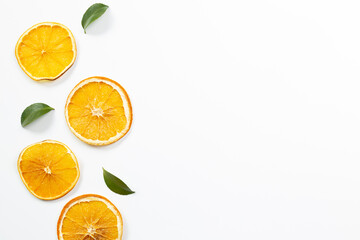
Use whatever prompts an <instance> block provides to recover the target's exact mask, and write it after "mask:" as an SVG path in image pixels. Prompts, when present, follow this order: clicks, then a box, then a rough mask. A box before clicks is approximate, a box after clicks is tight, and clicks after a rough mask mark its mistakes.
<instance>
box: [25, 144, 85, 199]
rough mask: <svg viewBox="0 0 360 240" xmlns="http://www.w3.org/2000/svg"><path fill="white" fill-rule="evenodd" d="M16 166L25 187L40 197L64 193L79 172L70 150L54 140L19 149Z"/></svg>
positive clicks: (72, 183)
mask: <svg viewBox="0 0 360 240" xmlns="http://www.w3.org/2000/svg"><path fill="white" fill-rule="evenodd" d="M18 170H19V174H20V177H21V180H22V181H23V182H24V184H25V186H26V188H27V189H28V190H29V191H30V192H31V193H32V194H33V195H34V196H35V197H37V198H40V199H43V200H53V199H57V198H60V197H62V196H64V195H65V194H67V193H68V192H70V191H71V189H73V188H74V186H75V184H76V183H77V181H78V179H79V176H80V171H79V165H78V162H77V160H76V157H75V155H74V153H73V152H72V151H71V150H70V148H68V147H67V146H66V145H65V144H63V143H61V142H58V141H54V140H45V141H43V142H39V143H34V144H32V145H30V146H28V147H26V148H25V149H24V150H23V151H22V152H21V153H20V156H19V159H18Z"/></svg>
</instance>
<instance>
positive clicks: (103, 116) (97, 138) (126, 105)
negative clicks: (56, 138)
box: [65, 77, 132, 145]
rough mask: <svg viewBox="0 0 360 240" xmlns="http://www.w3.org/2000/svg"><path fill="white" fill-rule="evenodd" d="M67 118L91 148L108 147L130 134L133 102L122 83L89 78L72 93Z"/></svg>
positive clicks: (67, 107) (100, 78)
mask: <svg viewBox="0 0 360 240" xmlns="http://www.w3.org/2000/svg"><path fill="white" fill-rule="evenodd" d="M65 118H66V121H67V123H68V125H69V127H70V130H71V131H72V132H73V133H74V134H75V136H77V137H78V138H79V139H80V140H82V141H84V142H86V143H88V144H91V145H107V144H110V143H113V142H116V141H117V140H119V139H120V138H122V137H123V136H124V135H125V134H126V133H127V132H128V131H129V129H130V126H131V122H132V109H131V103H130V99H129V96H128V95H127V93H126V91H125V89H124V88H123V87H121V86H120V84H119V83H117V82H115V81H113V80H111V79H108V78H105V77H90V78H87V79H85V80H83V81H81V82H80V83H79V84H77V85H76V86H75V88H74V89H73V90H72V91H71V92H70V94H69V96H68V98H67V101H66V105H65Z"/></svg>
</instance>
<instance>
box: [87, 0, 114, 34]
mask: <svg viewBox="0 0 360 240" xmlns="http://www.w3.org/2000/svg"><path fill="white" fill-rule="evenodd" d="M108 8H109V6H107V5H105V4H102V3H95V4H93V5H91V6H90V7H89V8H88V9H87V10H86V12H85V13H84V15H83V17H82V20H81V25H82V27H83V29H84V32H85V33H86V28H87V27H88V26H89V25H90V24H91V23H92V22H94V21H95V20H96V19H98V18H99V17H101V16H102V15H103V14H104V13H105V12H106V10H107V9H108Z"/></svg>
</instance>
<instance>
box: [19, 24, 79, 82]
mask: <svg viewBox="0 0 360 240" xmlns="http://www.w3.org/2000/svg"><path fill="white" fill-rule="evenodd" d="M15 55H16V59H17V61H18V63H19V65H20V67H21V68H22V70H24V72H25V73H26V74H27V75H28V76H29V77H30V78H32V79H33V80H35V81H41V80H55V79H57V78H58V77H60V76H61V75H62V74H63V73H65V72H66V70H68V69H69V68H70V67H71V65H72V64H73V63H74V61H75V57H76V44H75V39H74V36H73V35H72V33H71V31H70V30H69V29H68V28H67V27H66V26H64V25H62V24H60V23H54V22H43V23H39V24H36V25H34V26H32V27H31V28H29V29H28V30H26V32H25V33H23V35H21V37H20V38H19V40H18V42H17V44H16V47H15Z"/></svg>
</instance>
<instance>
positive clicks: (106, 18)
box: [86, 9, 114, 35]
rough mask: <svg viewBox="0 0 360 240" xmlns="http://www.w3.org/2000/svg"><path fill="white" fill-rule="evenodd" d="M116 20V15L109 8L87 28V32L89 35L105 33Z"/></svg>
mask: <svg viewBox="0 0 360 240" xmlns="http://www.w3.org/2000/svg"><path fill="white" fill-rule="evenodd" d="M113 22H114V17H113V15H112V12H111V10H110V9H108V10H107V11H106V12H105V13H104V15H102V16H101V17H100V18H98V19H97V20H95V21H94V22H93V23H91V24H90V25H89V26H88V27H87V29H86V34H88V35H100V34H103V33H105V32H107V31H109V29H110V28H111V25H112V23H113Z"/></svg>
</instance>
